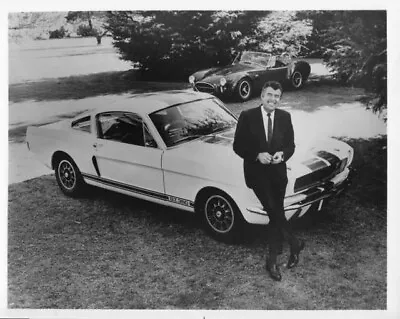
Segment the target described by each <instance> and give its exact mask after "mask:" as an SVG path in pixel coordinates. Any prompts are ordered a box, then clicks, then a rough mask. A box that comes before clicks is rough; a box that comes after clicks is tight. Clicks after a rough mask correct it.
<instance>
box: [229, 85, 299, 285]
mask: <svg viewBox="0 0 400 319" xmlns="http://www.w3.org/2000/svg"><path fill="white" fill-rule="evenodd" d="M281 96H282V86H281V84H280V83H279V82H276V81H269V82H267V83H265V85H264V87H263V89H262V91H261V101H262V104H261V105H260V106H259V107H256V108H252V109H249V110H246V111H243V112H242V113H241V114H240V117H239V121H238V124H237V127H236V133H235V139H234V143H233V150H234V151H235V153H236V154H237V155H239V156H240V157H241V158H242V159H243V168H244V177H245V180H246V185H247V186H248V187H249V188H251V189H252V190H253V191H254V193H255V195H256V196H257V198H258V199H259V201H260V202H261V204H262V205H263V207H264V210H265V211H266V212H267V213H268V217H269V219H270V223H269V236H268V245H269V254H268V257H267V259H266V269H267V271H268V273H269V274H270V276H271V278H272V279H274V280H277V281H280V280H281V279H282V276H281V273H280V270H279V267H278V265H277V258H278V255H280V254H282V244H283V240H284V235H285V236H286V238H287V240H288V242H289V245H290V256H289V260H288V262H287V268H293V267H294V266H296V265H297V264H298V262H299V254H300V252H301V251H302V250H303V249H304V242H303V241H301V240H298V239H297V238H296V237H295V236H294V234H293V233H292V230H291V227H290V225H289V223H288V221H287V220H286V217H285V212H284V206H283V201H284V198H285V191H286V185H287V182H288V178H287V171H286V161H287V160H288V159H289V158H290V157H291V156H292V155H293V153H294V149H295V144H294V132H293V125H292V121H291V116H290V113H288V112H286V111H284V110H281V109H279V108H278V107H279V104H280V99H281Z"/></svg>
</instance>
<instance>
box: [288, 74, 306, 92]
mask: <svg viewBox="0 0 400 319" xmlns="http://www.w3.org/2000/svg"><path fill="white" fill-rule="evenodd" d="M290 83H291V85H292V87H293V88H294V89H299V88H301V87H302V86H303V84H304V77H303V74H302V73H301V72H300V71H299V70H295V71H294V72H293V74H292V76H291V77H290Z"/></svg>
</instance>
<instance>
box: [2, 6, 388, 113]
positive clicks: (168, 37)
mask: <svg viewBox="0 0 400 319" xmlns="http://www.w3.org/2000/svg"><path fill="white" fill-rule="evenodd" d="M106 32H107V33H108V34H109V35H110V36H112V38H113V42H114V46H115V47H116V48H117V49H118V51H119V54H120V57H121V59H123V60H126V61H131V62H132V66H135V67H137V66H140V67H141V71H142V79H144V80H157V81H160V80H167V81H175V80H180V81H186V79H187V77H188V76H189V75H190V74H191V73H192V72H195V71H197V70H200V69H203V68H209V67H214V66H222V65H226V64H228V63H229V62H231V61H232V59H233V57H234V56H235V54H236V53H237V52H238V51H240V50H243V49H250V50H261V51H268V52H272V53H274V54H281V53H283V52H289V53H290V54H291V55H292V56H295V57H296V56H297V57H319V58H323V59H324V62H325V63H326V64H327V65H328V66H329V67H330V68H331V70H332V71H333V73H334V78H335V80H336V81H337V82H338V83H339V84H340V85H350V86H355V87H362V88H364V89H365V91H366V96H365V98H364V99H363V101H364V102H365V103H366V104H367V106H368V107H372V109H373V110H374V111H378V110H382V109H385V108H386V107H387V17H386V11H384V10H369V11H362V10H347V11H332V10H330V11H327V10H313V11H70V12H47V13H40V12H34V13H32V12H31V13H14V14H9V39H12V40H19V41H23V39H24V38H26V37H31V38H34V39H45V38H48V37H49V36H50V35H53V37H55V38H58V37H61V36H79V35H82V36H90V35H91V36H96V37H97V38H98V39H97V41H98V43H99V44H100V43H101V36H104V35H105V34H106ZM99 36H100V38H99ZM21 39H22V40H21Z"/></svg>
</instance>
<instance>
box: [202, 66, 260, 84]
mask: <svg viewBox="0 0 400 319" xmlns="http://www.w3.org/2000/svg"><path fill="white" fill-rule="evenodd" d="M254 69H255V67H254V66H253V65H250V64H242V63H237V64H233V65H228V66H226V67H223V68H214V69H210V70H209V71H208V72H206V73H205V74H204V76H203V78H201V79H200V81H209V82H217V81H219V79H220V78H221V77H227V78H229V77H230V76H233V75H235V74H237V73H241V72H246V71H248V70H254Z"/></svg>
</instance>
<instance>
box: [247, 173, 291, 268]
mask: <svg viewBox="0 0 400 319" xmlns="http://www.w3.org/2000/svg"><path fill="white" fill-rule="evenodd" d="M286 185H287V178H282V176H279V175H278V174H275V171H274V168H273V165H268V167H266V169H265V171H260V175H259V178H257V181H256V182H255V184H254V185H253V187H252V189H253V191H254V193H255V195H256V196H257V198H258V199H259V201H260V202H261V204H262V205H263V207H264V210H265V211H266V212H267V213H268V217H269V219H270V223H269V232H268V244H269V245H268V246H269V262H270V263H276V259H277V256H278V255H280V254H282V248H283V247H282V246H283V241H284V239H285V237H286V239H287V241H288V242H289V245H290V249H291V251H292V250H293V249H296V248H297V247H298V245H299V241H298V240H297V238H296V237H295V236H294V234H293V232H292V228H291V226H290V224H289V222H288V221H287V219H286V217H285V211H284V206H283V202H284V198H285V192H286Z"/></svg>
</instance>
